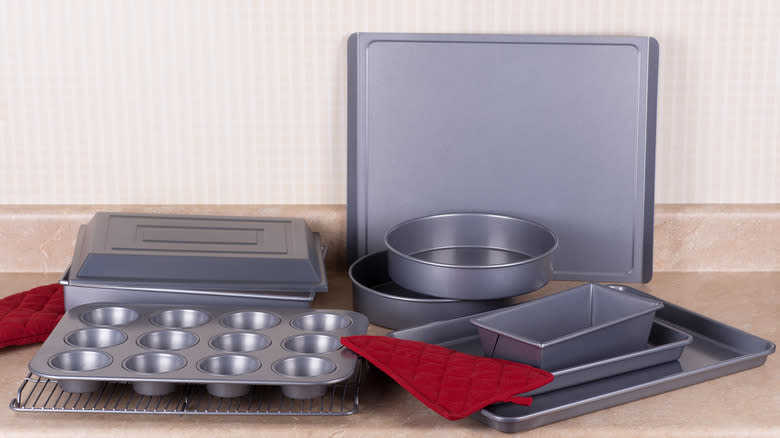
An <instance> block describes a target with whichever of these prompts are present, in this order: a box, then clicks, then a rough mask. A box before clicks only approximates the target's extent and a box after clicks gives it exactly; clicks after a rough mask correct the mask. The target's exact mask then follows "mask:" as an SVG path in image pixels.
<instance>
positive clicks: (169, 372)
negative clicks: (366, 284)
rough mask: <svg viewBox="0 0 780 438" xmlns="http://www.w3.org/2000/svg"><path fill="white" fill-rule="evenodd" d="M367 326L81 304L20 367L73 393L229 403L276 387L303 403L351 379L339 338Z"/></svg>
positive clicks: (263, 313)
mask: <svg viewBox="0 0 780 438" xmlns="http://www.w3.org/2000/svg"><path fill="white" fill-rule="evenodd" d="M367 328H368V319H367V318H366V317H365V316H364V315H362V314H360V313H357V312H351V311H345V310H302V309H278V308H273V309H265V308H246V307H237V306H187V307H184V306H158V305H143V304H121V305H120V304H115V303H98V304H89V305H83V306H79V307H75V308H73V309H71V310H69V311H68V312H67V313H66V314H65V315H64V316H63V318H62V320H61V321H60V322H59V324H58V325H57V327H56V328H55V329H54V331H53V332H52V334H51V335H50V336H49V338H48V339H47V340H46V342H45V343H44V344H43V346H42V347H41V349H40V350H39V351H38V353H37V354H36V355H35V357H33V359H32V361H30V364H29V368H30V371H32V372H33V373H36V374H38V375H40V376H42V377H47V378H50V379H56V380H57V381H58V382H59V385H60V387H61V389H62V390H63V391H66V392H72V393H84V392H92V391H96V390H98V389H99V388H100V387H101V386H102V385H103V383H105V382H127V383H130V384H132V386H133V389H134V390H135V392H137V393H139V394H142V395H148V396H158V395H164V394H167V393H170V392H172V391H174V389H175V388H176V385H178V384H182V383H190V384H203V385H205V386H206V389H207V390H208V392H209V393H210V394H211V395H213V396H217V397H226V398H233V397H240V396H242V395H245V394H247V393H248V392H249V391H250V390H251V387H252V385H275V386H280V387H281V389H282V393H283V394H284V395H285V396H286V397H288V398H291V399H311V398H317V397H320V396H322V395H323V394H324V393H325V392H326V391H327V388H328V386H329V385H332V384H335V383H338V382H341V381H344V380H346V379H348V378H349V377H351V376H352V375H353V373H354V372H355V367H356V362H357V356H356V355H355V354H354V353H352V352H350V351H349V350H347V349H345V348H343V347H342V345H341V343H340V342H339V338H340V337H341V336H351V335H359V334H365V332H366V329H367Z"/></svg>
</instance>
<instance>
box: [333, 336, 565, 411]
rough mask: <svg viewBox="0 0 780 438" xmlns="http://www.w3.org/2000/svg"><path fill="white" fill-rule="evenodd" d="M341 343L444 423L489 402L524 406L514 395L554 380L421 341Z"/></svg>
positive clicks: (521, 367) (345, 339) (363, 338)
mask: <svg viewBox="0 0 780 438" xmlns="http://www.w3.org/2000/svg"><path fill="white" fill-rule="evenodd" d="M341 343H342V344H343V345H344V346H346V347H347V348H349V349H350V350H352V351H354V352H355V353H357V354H358V355H360V356H362V357H364V358H366V360H368V361H369V362H371V363H372V364H374V365H375V366H376V367H377V368H379V369H381V370H382V371H384V372H385V373H386V374H387V375H389V376H390V377H391V378H392V379H393V380H395V381H396V382H398V384H400V385H401V386H403V387H404V388H405V389H406V390H407V391H409V392H410V393H412V395H414V396H415V397H417V399H418V400H420V401H421V402H423V403H424V404H425V405H426V406H428V407H429V408H431V409H433V410H434V411H436V412H438V413H439V414H440V415H441V416H443V417H444V418H446V419H448V420H459V419H461V418H464V417H467V416H469V415H471V414H473V413H474V412H477V411H478V410H480V409H482V408H484V407H485V406H487V405H489V404H492V403H498V402H512V403H515V404H519V405H525V406H529V405H530V404H531V398H530V397H516V396H515V394H521V393H524V392H528V391H531V390H534V389H536V388H539V387H541V386H544V385H546V384H548V383H550V382H552V380H553V375H552V374H550V373H548V372H547V371H544V370H540V369H537V368H534V367H531V366H528V365H525V364H521V363H517V362H510V361H507V360H502V359H492V358H488V357H479V356H472V355H470V354H465V353H461V352H458V351H455V350H450V349H448V348H444V347H441V346H438V345H431V344H426V343H424V342H417V341H408V340H405V339H396V338H390V337H386V336H347V337H343V338H341Z"/></svg>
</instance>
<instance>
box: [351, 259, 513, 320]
mask: <svg viewBox="0 0 780 438" xmlns="http://www.w3.org/2000/svg"><path fill="white" fill-rule="evenodd" d="M387 258H388V255H387V251H381V252H377V253H374V254H369V255H367V256H364V257H362V258H360V259H358V260H356V261H355V263H353V264H352V266H350V268H349V278H350V279H352V304H353V307H354V308H355V310H356V311H358V312H360V313H362V314H364V315H366V316H367V317H368V319H369V320H370V321H371V322H372V323H374V324H376V325H379V326H382V327H385V328H389V329H393V330H398V329H403V328H408V327H414V326H418V325H422V324H427V323H429V322H434V321H439V320H444V319H452V318H458V317H461V316H467V315H473V314H475V313H481V312H487V311H488V310H493V309H497V308H500V307H505V306H508V305H510V304H512V300H511V299H508V298H506V299H497V300H481V301H462V300H454V299H449V298H437V297H432V296H429V295H423V294H419V293H416V292H412V291H410V290H407V289H404V288H402V287H400V286H398V285H397V284H395V283H393V281H392V280H390V276H389V275H388V273H387Z"/></svg>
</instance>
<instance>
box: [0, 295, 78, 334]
mask: <svg viewBox="0 0 780 438" xmlns="http://www.w3.org/2000/svg"><path fill="white" fill-rule="evenodd" d="M64 313H65V298H64V296H63V293H62V286H60V285H59V284H50V285H47V286H40V287H36V288H34V289H30V290H28V291H26V292H19V293H17V294H14V295H11V296H8V297H5V298H3V299H0V348H3V347H7V346H9V345H26V344H33V343H35V342H43V341H45V340H46V338H48V337H49V334H50V333H51V331H52V330H54V327H55V326H56V325H57V323H58V322H59V321H60V318H62V315H63V314H64Z"/></svg>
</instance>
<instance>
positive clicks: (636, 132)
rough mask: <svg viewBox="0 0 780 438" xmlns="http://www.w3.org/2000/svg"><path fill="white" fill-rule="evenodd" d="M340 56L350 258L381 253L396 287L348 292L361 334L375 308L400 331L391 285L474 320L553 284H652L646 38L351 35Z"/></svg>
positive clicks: (408, 306)
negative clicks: (474, 314)
mask: <svg viewBox="0 0 780 438" xmlns="http://www.w3.org/2000/svg"><path fill="white" fill-rule="evenodd" d="M348 58H349V61H348V76H349V89H348V94H349V99H348V100H349V117H348V119H349V120H348V121H349V136H348V193H347V253H348V257H349V259H350V260H351V261H356V260H357V261H356V262H355V263H356V264H364V263H367V261H366V259H361V257H365V256H374V257H380V256H376V254H377V253H379V252H381V251H385V250H386V251H387V253H388V255H387V257H388V266H387V268H382V267H379V269H380V270H382V271H383V270H384V269H387V270H388V273H387V276H388V277H389V278H391V279H392V280H393V284H392V285H389V286H388V285H383V284H380V285H371V284H367V283H365V282H362V281H360V280H359V279H357V281H355V287H354V288H355V295H356V296H357V298H356V302H355V304H356V306H357V307H356V308H357V309H358V310H359V311H361V312H364V313H366V314H367V315H369V318H371V320H372V321H374V317H373V316H372V315H373V314H374V313H378V312H377V311H375V309H373V308H372V307H370V306H372V305H373V303H375V302H382V303H385V304H387V305H388V307H390V308H393V310H392V313H390V314H388V312H382V317H381V318H382V320H383V322H384V324H383V325H384V326H386V327H390V328H402V327H405V326H407V327H408V325H405V324H406V323H407V322H409V321H407V318H406V314H408V313H412V314H414V313H418V312H417V311H416V310H415V309H414V307H415V306H416V305H417V304H418V303H416V302H413V301H409V299H408V298H409V294H408V293H405V292H404V293H402V294H401V295H396V294H394V293H392V292H390V291H392V290H396V288H397V287H400V288H402V289H404V290H408V291H413V292H415V293H418V294H423V295H424V296H429V297H435V298H440V299H448V300H465V301H466V302H465V303H453V302H452V301H449V302H447V305H449V306H451V307H455V306H456V305H457V307H459V308H469V305H474V307H472V308H471V310H472V311H478V310H481V309H478V307H482V308H484V304H485V303H482V304H480V305H475V304H474V302H475V301H474V300H496V299H499V300H500V299H508V298H509V297H512V296H517V295H521V294H523V293H526V292H530V291H532V290H536V289H538V288H540V287H541V286H543V285H544V284H545V283H547V281H549V280H550V279H556V280H578V281H620V282H647V281H649V280H650V278H651V275H652V240H653V239H652V237H653V236H652V232H653V199H654V197H653V195H654V194H653V187H654V170H655V119H656V94H657V93H656V87H657V80H658V78H657V73H658V46H657V43H656V41H655V40H654V39H652V38H646V37H581V36H576V37H575V36H538V35H531V36H529V35H463V34H391V33H357V34H354V35H352V36H351V37H350V39H349V43H348ZM361 272H365V268H361ZM376 276H377V277H384V276H385V274H384V272H378V273H376ZM354 280H356V279H355V278H354V276H353V281H354ZM375 286H379V289H377V288H376V287H375ZM426 304H431V306H429V307H433V305H432V303H431V302H428V303H426ZM436 306H437V308H438V306H441V307H442V308H443V307H444V304H443V303H439V304H436ZM395 309H399V310H398V311H396V310H395ZM452 312H454V311H453V310H442V312H441V313H439V312H436V311H431V313H429V315H431V318H430V319H428V320H427V321H428V322H430V321H434V320H435V319H436V318H437V317H443V316H445V314H447V313H449V314H450V315H452ZM466 314H468V313H462V314H461V315H466Z"/></svg>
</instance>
